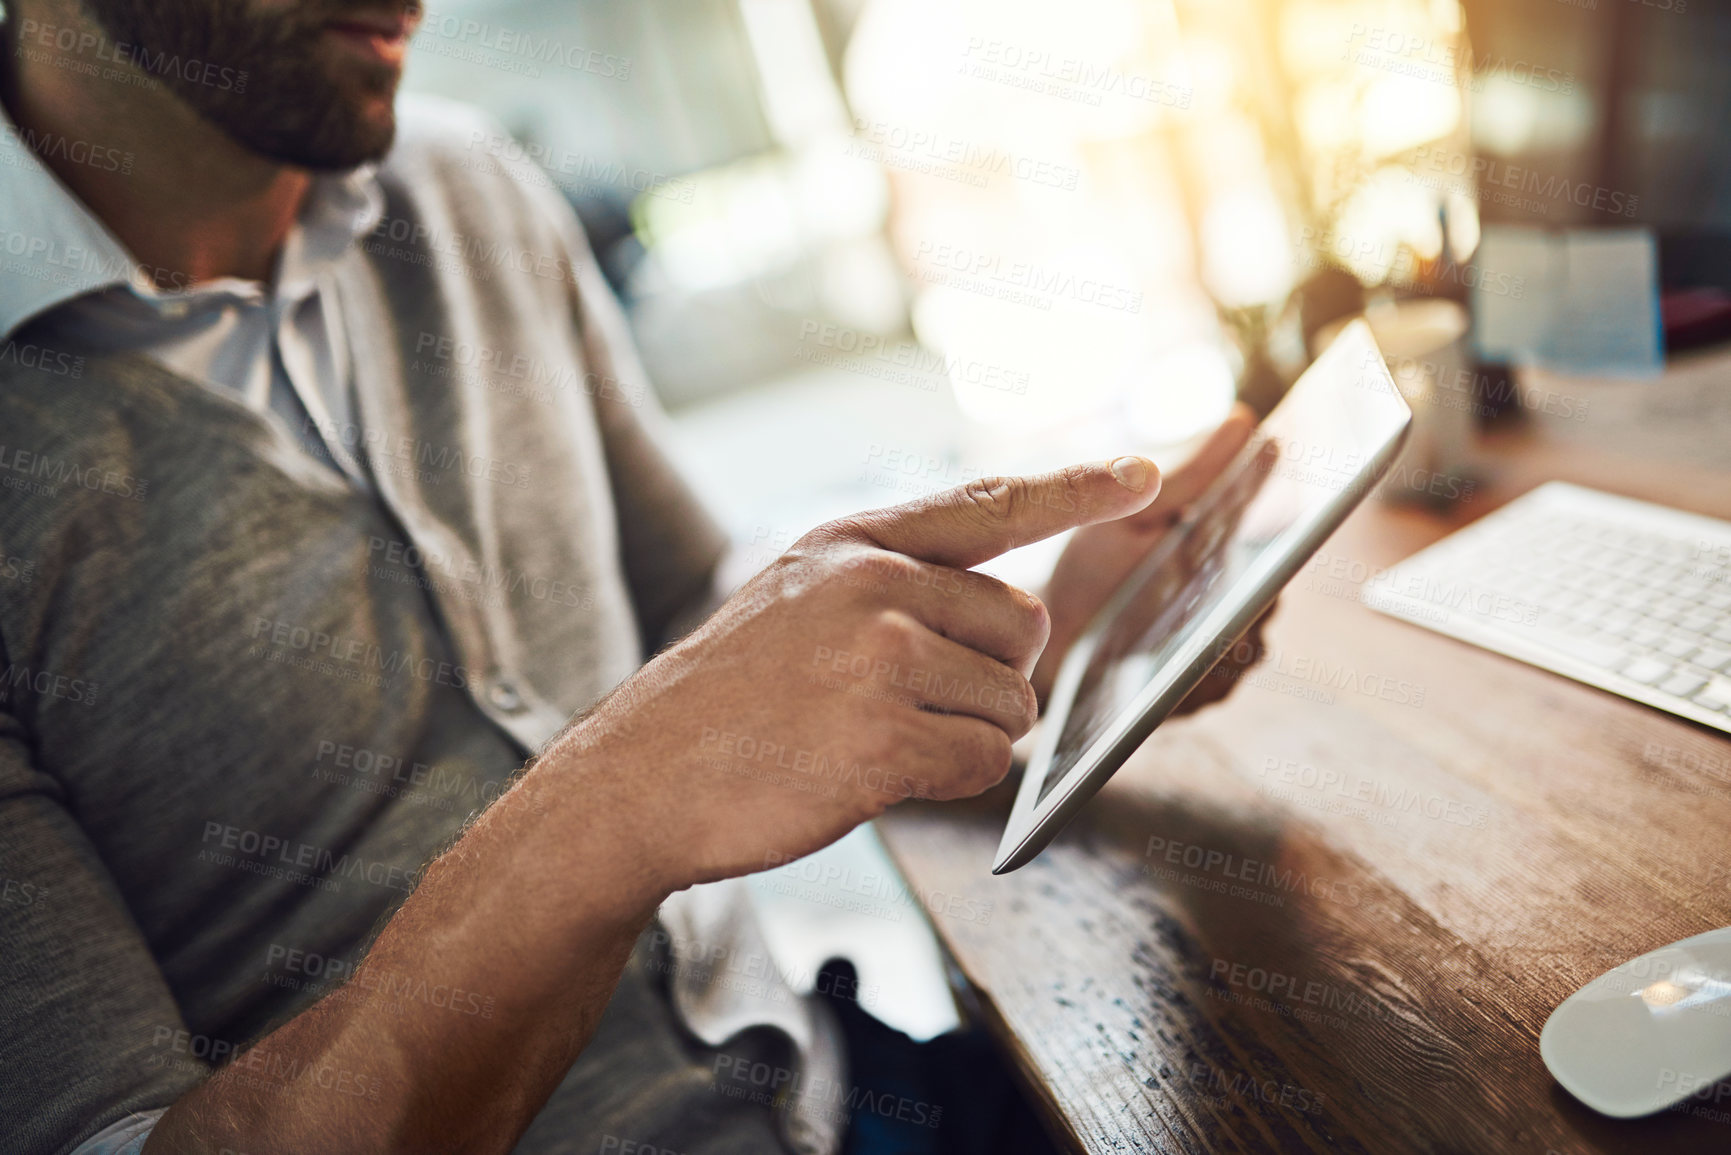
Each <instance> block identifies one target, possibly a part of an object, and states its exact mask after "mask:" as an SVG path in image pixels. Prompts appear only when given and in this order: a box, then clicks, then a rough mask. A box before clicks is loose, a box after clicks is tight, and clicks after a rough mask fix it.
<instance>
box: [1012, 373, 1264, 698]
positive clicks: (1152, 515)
mask: <svg viewBox="0 0 1731 1155" xmlns="http://www.w3.org/2000/svg"><path fill="white" fill-rule="evenodd" d="M1255 428H1256V417H1255V415H1254V414H1253V413H1252V412H1251V411H1250V409H1249V407H1248V406H1245V405H1243V404H1238V405H1235V406H1233V409H1232V412H1231V413H1229V414H1228V415H1227V417H1226V420H1225V421H1223V422H1221V423H1220V426H1219V427H1218V428H1217V429H1215V430H1214V432H1213V433H1212V434H1210V435H1209V437H1208V440H1207V441H1206V442H1204V443H1203V445H1202V447H1201V448H1200V449H1198V450H1197V451H1196V453H1195V455H1194V456H1192V457H1191V458H1190V460H1188V461H1186V462H1185V463H1184V464H1183V465H1181V466H1179V467H1178V468H1177V469H1174V470H1173V471H1172V475H1171V476H1170V477H1168V478H1167V479H1166V484H1165V485H1164V486H1163V487H1162V488H1161V490H1160V496H1159V498H1158V499H1157V500H1155V501H1154V502H1153V503H1151V504H1150V505H1148V506H1147V507H1146V508H1144V509H1142V510H1141V511H1140V512H1137V513H1135V514H1134V515H1131V516H1126V517H1123V518H1120V519H1119V520H1117V521H1110V522H1106V523H1104V524H1101V525H1093V526H1089V527H1088V528H1086V529H1082V530H1080V531H1078V532H1077V533H1076V535H1075V536H1074V537H1073V538H1071V539H1070V542H1069V544H1068V545H1066V546H1065V547H1064V552H1063V554H1062V555H1061V556H1060V557H1059V558H1058V564H1057V567H1056V568H1055V569H1053V571H1052V580H1051V581H1050V582H1049V583H1048V584H1047V586H1046V604H1047V606H1048V607H1049V609H1050V610H1051V614H1052V635H1051V640H1050V641H1049V642H1048V643H1047V645H1046V649H1045V651H1044V652H1043V653H1042V654H1041V656H1040V662H1039V665H1038V666H1037V667H1036V668H1035V670H1034V675H1033V678H1032V682H1033V686H1034V689H1035V690H1036V691H1037V692H1038V693H1039V695H1040V700H1041V701H1044V700H1045V698H1046V694H1047V693H1048V692H1049V691H1050V690H1051V688H1052V683H1053V681H1054V680H1055V679H1056V678H1057V675H1058V667H1059V666H1060V665H1062V664H1063V661H1064V655H1065V654H1067V653H1068V652H1069V650H1070V645H1071V643H1073V642H1074V641H1075V640H1076V638H1077V637H1078V636H1079V635H1080V634H1081V633H1082V631H1083V630H1084V629H1085V628H1087V625H1088V621H1089V619H1091V618H1092V617H1093V616H1094V614H1095V613H1096V612H1097V611H1098V610H1099V609H1100V607H1101V606H1103V605H1105V604H1106V600H1107V599H1108V598H1110V597H1111V596H1112V594H1113V592H1114V591H1116V590H1117V588H1118V586H1119V585H1120V584H1122V583H1123V581H1124V579H1125V578H1127V577H1129V576H1130V571H1131V570H1133V569H1135V568H1136V565H1137V563H1138V562H1140V561H1141V560H1142V559H1143V558H1144V557H1146V556H1147V555H1148V551H1149V550H1151V549H1153V548H1154V546H1155V545H1157V544H1158V543H1159V542H1160V539H1161V538H1163V537H1165V536H1166V533H1167V532H1168V531H1169V530H1171V528H1172V527H1173V526H1174V525H1176V524H1177V523H1178V521H1179V519H1181V518H1182V517H1183V516H1184V512H1185V509H1186V508H1187V507H1188V506H1189V505H1190V503H1191V502H1193V501H1195V500H1196V499H1197V498H1198V497H1200V496H1201V495H1202V493H1203V492H1204V491H1205V490H1206V489H1207V488H1208V487H1209V486H1210V485H1211V484H1213V482H1214V479H1215V478H1217V477H1219V476H1220V473H1221V471H1222V470H1224V469H1225V468H1226V466H1227V465H1229V464H1230V463H1231V462H1232V459H1233V458H1234V457H1236V456H1237V455H1238V451H1239V450H1241V449H1243V448H1244V445H1245V443H1246V442H1247V441H1248V440H1249V439H1250V434H1251V433H1252V432H1253V431H1254V430H1255ZM1265 616H1266V615H1265ZM1245 641H1246V642H1247V643H1248V644H1247V645H1242V646H1234V647H1233V649H1232V654H1231V656H1229V657H1227V658H1226V659H1225V662H1231V663H1233V664H1235V665H1248V664H1253V663H1254V662H1255V661H1256V656H1257V655H1258V654H1259V653H1260V649H1261V644H1262V621H1261V620H1260V619H1259V620H1258V621H1257V622H1256V624H1254V625H1253V626H1251V627H1250V630H1249V632H1248V633H1247V634H1246V635H1245ZM1240 655H1248V656H1249V658H1248V661H1243V660H1241V658H1240ZM1223 664H1224V663H1223ZM1233 684H1234V681H1233V679H1231V678H1224V677H1210V678H1205V679H1203V681H1202V684H1201V685H1199V686H1197V687H1196V689H1195V690H1193V691H1192V692H1191V694H1190V696H1189V697H1187V698H1185V699H1184V703H1183V705H1181V706H1180V707H1179V712H1180V713H1188V712H1189V711H1192V710H1196V709H1199V708H1200V707H1202V706H1205V705H1207V704H1208V703H1209V702H1214V701H1218V700H1219V699H1221V698H1223V697H1225V696H1226V694H1227V692H1228V691H1229V690H1230V689H1231V688H1232V686H1233Z"/></svg>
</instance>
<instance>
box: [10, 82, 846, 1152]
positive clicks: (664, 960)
mask: <svg viewBox="0 0 1731 1155" xmlns="http://www.w3.org/2000/svg"><path fill="white" fill-rule="evenodd" d="M441 116H443V117H444V118H445V123H442V124H440V123H434V122H432V121H430V120H428V119H427V118H426V117H424V116H416V115H408V116H405V118H404V121H403V124H402V126H401V132H400V138H399V143H398V145H397V147H396V149H395V150H394V151H393V154H392V156H391V157H390V158H389V161H388V162H387V164H386V165H385V166H384V168H383V169H382V171H381V181H382V183H383V186H384V188H385V190H386V194H387V198H388V205H387V209H386V213H385V218H384V220H383V222H381V224H380V225H379V227H378V229H377V230H376V232H375V233H374V234H372V235H371V236H370V237H368V238H367V240H366V242H365V243H364V244H363V245H361V246H359V247H358V248H356V249H354V250H351V252H350V253H349V254H348V256H347V257H345V258H344V259H343V264H342V270H341V274H340V277H341V280H340V295H341V303H342V307H343V309H344V310H345V315H346V316H347V317H348V318H349V323H350V326H351V328H350V333H351V342H352V347H353V350H354V365H355V379H356V391H357V401H358V406H359V413H360V421H359V423H360V424H361V425H362V426H363V427H364V428H365V429H366V430H367V437H368V458H369V463H370V466H371V474H372V481H373V484H374V488H375V489H376V494H374V493H367V492H364V491H363V490H362V489H360V488H357V487H354V486H352V485H350V484H348V483H347V482H345V481H344V480H343V479H342V478H341V477H339V476H338V475H336V474H335V473H334V472H332V471H330V470H328V469H327V468H326V467H324V466H322V465H320V464H318V463H316V462H314V461H312V460H311V459H310V458H309V457H308V456H307V455H306V454H305V452H304V451H303V450H302V448H301V447H300V445H299V444H298V443H297V441H296V440H295V438H294V437H293V436H292V434H290V433H289V432H288V431H287V430H285V429H284V428H283V427H282V426H281V424H280V423H278V422H277V421H276V420H274V419H272V418H270V417H269V416H268V415H261V414H259V413H256V412H253V411H252V410H250V409H248V408H246V407H245V406H244V405H242V404H241V403H239V402H238V401H236V400H232V399H230V398H228V397H226V396H224V395H222V394H221V393H219V392H218V391H215V390H212V389H210V388H208V387H205V386H203V385H200V384H198V383H196V382H194V381H190V380H187V379H185V378H181V377H177V376H175V375H173V374H171V373H169V372H167V371H166V370H164V369H162V368H160V367H158V366H156V365H155V364H154V363H151V362H148V361H145V360H142V359H137V358H109V357H99V356H94V355H92V356H84V355H83V354H82V353H81V352H80V351H79V350H55V351H54V352H55V354H56V355H55V356H53V357H43V356H32V357H28V358H18V357H13V358H0V676H3V679H4V680H3V683H0V1147H3V1148H4V1149H5V1150H6V1151H8V1152H16V1153H18V1155H37V1153H47V1152H66V1151H70V1150H72V1149H73V1148H74V1147H76V1146H77V1145H78V1143H79V1142H80V1141H81V1140H82V1139H83V1138H84V1137H86V1136H89V1135H91V1134H92V1133H94V1132H96V1131H98V1130H100V1129H101V1128H103V1127H104V1126H105V1125H107V1124H109V1123H111V1122H113V1121H114V1120H116V1119H119V1118H122V1117H124V1116H125V1115H126V1114H127V1113H128V1112H132V1111H142V1110H149V1109H152V1108H160V1107H163V1106H166V1105H168V1104H169V1103H171V1102H173V1101H174V1100H175V1099H176V1098H178V1097H179V1096H180V1095H182V1094H183V1093H185V1092H186V1091H187V1090H188V1089H189V1088H191V1087H192V1086H194V1085H196V1084H197V1083H198V1082H199V1081H200V1080H201V1079H202V1078H204V1077H205V1076H206V1075H207V1074H208V1072H209V1071H210V1070H211V1069H212V1067H213V1065H214V1064H216V1063H219V1062H221V1061H223V1060H225V1059H227V1058H230V1057H232V1056H233V1055H234V1053H235V1052H236V1050H237V1049H239V1048H241V1047H243V1046H244V1045H245V1044H246V1043H247V1042H249V1041H250V1040H252V1039H255V1038H257V1037H258V1036H259V1035H260V1034H262V1033H263V1032H265V1031H267V1030H269V1029H270V1028H271V1027H272V1026H273V1025H274V1024H276V1023H278V1022H280V1021H282V1020H283V1019H284V1018H286V1017H288V1016H291V1015H293V1014H295V1013H296V1012H297V1011H299V1010H301V1009H303V1008H304V1007H305V1006H307V1005H308V1004H309V1003H310V1002H311V1001H312V1000H313V999H315V998H317V997H318V996H319V995H320V994H321V993H323V992H324V991H326V990H328V989H330V988H331V987H332V986H333V985H335V984H336V983H339V982H341V980H342V979H343V978H344V977H345V976H346V973H347V971H348V969H349V968H350V967H352V965H353V962H354V961H355V959H356V958H357V957H358V955H359V953H360V951H361V950H362V949H363V948H364V946H365V944H366V942H367V941H368V938H369V936H370V934H371V933H372V932H373V931H374V930H375V929H376V927H377V926H378V925H379V924H380V923H381V921H382V920H383V919H384V918H385V917H386V916H388V915H389V914H390V913H391V912H392V911H393V910H394V909H395V908H396V906H397V905H398V904H399V903H400V902H401V901H402V900H403V898H404V897H405V896H406V894H407V893H408V892H409V890H410V889H412V887H413V885H414V882H415V879H416V878H417V877H418V872H419V870H420V869H421V868H422V866H423V865H424V864H425V863H426V862H427V861H428V860H429V859H430V858H431V857H432V856H433V855H435V854H436V853H437V852H438V851H439V850H440V849H442V848H443V847H444V846H445V845H447V844H448V843H449V842H450V841H451V840H452V839H453V838H454V837H455V836H456V835H457V833H458V832H459V831H460V829H461V827H462V824H463V822H464V820H465V818H466V817H467V816H468V815H469V814H470V813H471V812H472V811H474V810H476V809H478V808H479V807H481V806H484V805H485V804H486V803H487V802H488V801H489V800H490V799H491V798H493V797H495V796H496V795H497V793H498V792H499V790H500V789H501V788H502V786H503V784H504V783H505V782H506V781H508V779H509V777H510V775H511V774H512V772H513V771H514V770H515V769H516V768H517V767H518V766H519V765H520V764H521V762H522V760H523V758H524V756H525V755H526V754H527V753H530V752H533V751H534V750H536V749H537V748H538V747H540V746H541V745H542V744H543V743H544V742H546V741H547V740H548V739H549V738H550V737H551V736H552V735H553V734H554V733H556V732H557V730H558V729H559V728H560V727H561V726H562V725H563V724H564V723H565V722H566V720H567V719H568V718H569V717H570V716H571V715H572V714H573V713H575V712H577V711H580V710H582V709H583V708H585V707H586V706H588V705H589V704H590V703H592V702H594V701H595V700H596V699H597V698H598V697H599V696H600V695H602V694H603V693H605V692H606V691H607V690H608V689H609V688H610V687H612V686H613V685H614V684H616V683H617V682H618V681H619V680H620V679H622V678H623V677H625V676H626V675H627V674H629V673H630V672H631V671H632V670H633V669H634V668H635V667H636V666H637V664H638V663H639V661H640V660H641V657H642V654H643V652H644V650H643V647H644V646H645V645H646V644H647V645H650V646H653V645H655V644H658V642H659V640H660V639H661V638H663V637H664V636H665V635H666V632H667V631H668V629H669V628H670V623H671V622H672V621H673V620H674V618H675V616H676V615H677V614H678V613H679V612H680V611H681V610H682V609H684V608H688V607H690V606H691V605H693V604H694V603H695V602H696V601H698V600H699V599H700V598H701V597H702V596H703V594H704V593H705V592H706V588H707V583H708V581H709V577H710V574H711V571H712V570H713V568H714V566H715V563H716V560H717V558H718V556H719V554H720V552H721V549H722V546H723V542H722V538H721V535H720V534H719V532H718V531H717V529H716V528H715V526H714V524H713V523H712V522H711V521H710V520H709V519H708V517H707V516H706V515H705V514H704V513H703V511H702V509H701V508H700V506H699V504H698V502H697V501H696V500H695V499H694V498H693V496H692V494H691V493H690V492H689V491H688V489H687V487H686V486H685V485H684V484H683V482H682V481H681V480H680V479H679V477H678V475H677V474H676V473H675V472H674V470H673V469H671V468H670V466H669V465H668V463H667V462H666V461H665V460H664V459H663V457H662V456H661V454H660V452H659V451H658V450H657V448H656V446H655V443H654V441H653V440H652V437H651V435H650V432H649V429H650V427H652V426H653V424H654V422H655V421H656V420H658V418H659V414H658V411H657V410H656V408H655V406H654V402H653V400H652V398H651V395H650V393H649V391H648V388H647V385H646V381H645V378H644V376H643V373H642V371H641V369H640V368H639V367H638V365H637V364H636V362H635V361H634V360H633V359H632V357H631V354H630V351H629V350H630V346H629V342H628V340H627V338H626V334H625V332H624V327H623V321H622V318H621V317H620V315H619V314H618V311H617V309H616V307H615V306H614V305H613V303H612V300H611V298H610V296H609V294H608V293H607V291H606V288H605V286H604V284H602V282H601V281H600V279H599V275H598V272H597V270H596V267H595V264H594V262H593V260H592V259H591V258H590V257H589V255H588V253H587V250H586V248H585V246H584V242H583V239H582V236H581V233H580V231H579V230H578V228H577V226H576V223H575V219H574V218H573V217H572V216H571V214H570V212H569V211H568V210H567V209H566V208H565V206H564V205H563V204H562V203H559V202H558V201H557V198H556V197H554V196H553V194H552V193H551V192H549V191H546V190H545V189H543V188H537V187H536V186H535V185H534V183H533V182H532V181H527V180H524V179H520V178H521V174H519V177H518V178H513V177H512V176H511V175H509V174H507V173H505V172H503V171H501V169H500V167H499V166H498V164H497V162H496V161H494V160H493V159H492V158H488V157H487V156H486V155H485V153H484V152H481V151H470V150H469V149H468V147H467V145H468V142H469V141H471V140H478V139H484V138H485V135H486V134H487V133H490V132H492V131H493V129H492V128H491V127H490V126H488V125H485V124H484V123H482V122H480V121H479V120H476V119H468V120H465V119H464V118H463V116H464V114H458V113H456V112H454V111H453V110H452V109H451V108H446V109H444V110H443V112H442V113H441ZM452 118H455V120H454V122H453V119H452ZM13 340H14V345H15V347H22V346H24V345H27V344H28V343H29V341H30V340H31V335H30V333H29V331H28V327H26V329H25V331H22V332H20V333H18V334H15V335H14V338H13ZM26 361H27V362H28V364H26V363H25V362H26ZM667 938H668V936H667V935H665V934H661V935H656V936H649V935H646V937H645V939H644V941H643V942H641V943H640V944H639V949H638V951H637V954H636V956H634V959H633V963H632V965H631V966H630V967H629V968H628V970H627V973H626V976H625V978H624V980H623V981H622V982H621V984H620V986H619V989H618V991H617V993H616V994H615V997H614V1000H613V1003H612V1005H611V1007H610V1009H609V1011H608V1014H607V1016H606V1018H605V1020H604V1022H603V1024H602V1026H601V1028H600V1031H599V1033H598V1034H597V1036H596V1038H595V1039H594V1041H593V1043H592V1044H591V1045H590V1047H589V1048H588V1049H587V1050H586V1051H585V1053H584V1055H583V1056H582V1058H581V1059H580V1060H579V1061H578V1063H577V1064H576V1066H575V1067H574V1068H573V1070H572V1072H571V1074H570V1076H569V1077H568V1078H567V1080H566V1081H565V1083H564V1085H563V1086H562V1087H561V1088H560V1090H559V1091H558V1093H556V1094H555V1096H554V1098H553V1100H552V1102H551V1103H550V1104H549V1105H548V1107H547V1109H546V1110H545V1111H544V1112H543V1114H542V1115H541V1116H540V1118H539V1119H538V1120H537V1121H536V1123H535V1125H534V1126H533V1127H532V1128H531V1130H530V1132H529V1134H528V1135H527V1136H526V1137H525V1139H524V1142H523V1145H522V1147H521V1148H520V1150H522V1151H525V1152H542V1151H547V1152H551V1151H565V1150H571V1151H576V1150H587V1151H593V1150H597V1149H606V1148H605V1147H603V1144H604V1143H605V1142H606V1140H607V1138H608V1137H609V1136H611V1137H613V1138H614V1139H615V1140H616V1141H617V1143H616V1145H615V1146H616V1147H617V1146H622V1145H623V1144H624V1143H626V1142H628V1141H635V1142H637V1143H646V1144H653V1145H654V1146H659V1147H663V1148H670V1149H673V1150H677V1151H681V1152H687V1153H694V1152H699V1151H717V1152H721V1151H726V1152H746V1151H752V1152H757V1151H765V1150H774V1149H777V1148H778V1147H779V1143H778V1141H777V1139H776V1135H777V1128H776V1123H775V1119H774V1117H773V1116H772V1114H771V1113H770V1112H769V1111H767V1110H765V1108H764V1107H763V1106H762V1105H760V1104H759V1103H757V1102H753V1101H751V1100H750V1099H743V1098H741V1097H738V1096H736V1095H734V1094H732V1093H731V1091H730V1089H729V1088H727V1087H718V1086H717V1081H716V1079H715V1077H714V1070H715V1062H714V1056H715V1054H716V1052H714V1051H712V1050H709V1049H708V1048H706V1047H705V1046H704V1045H703V1044H702V1043H701V1042H699V1041H698V1040H697V1039H696V1038H694V1037H693V1036H692V1035H691V1034H690V1033H689V1032H687V1031H685V1030H683V1029H682V1027H681V1026H680V1023H679V1021H678V1020H677V1018H676V1017H675V1016H674V1012H673V1008H672V1003H671V999H670V996H669V990H668V986H669V978H668V976H669V975H670V974H674V973H676V972H677V969H678V968H677V965H676V964H674V963H672V962H670V960H669V957H668V952H667V949H666V947H665V945H663V944H665V942H666V941H667ZM499 981H500V982H501V983H505V982H509V975H508V974H501V975H500V976H499ZM372 997H386V998H391V999H428V1000H442V1001H440V1002H439V1005H445V1003H446V1002H447V1001H448V1003H449V1005H450V1008H451V1009H452V1011H453V1013H463V1014H470V1013H473V1014H484V1013H487V1008H488V1005H489V997H490V996H489V995H488V992H486V991H475V992H463V993H462V995H461V1000H460V1003H459V999H458V996H456V995H452V994H445V993H441V992H436V991H435V992H429V991H425V990H416V989H412V988H408V989H401V990H393V991H389V992H373V993H372ZM733 1046H734V1049H735V1050H736V1051H737V1050H741V1049H743V1050H746V1051H749V1052H750V1053H752V1054H753V1055H754V1056H756V1057H764V1058H767V1059H768V1060H770V1061H773V1062H788V1061H790V1060H789V1059H788V1057H787V1055H788V1053H789V1051H790V1043H789V1039H788V1038H787V1036H786V1035H785V1034H777V1033H775V1032H773V1031H771V1032H756V1033H750V1032H748V1035H747V1036H746V1037H744V1038H743V1039H739V1040H736V1041H735V1043H734V1044H733ZM331 1084H332V1087H331V1089H332V1093H333V1094H361V1095H365V1094H368V1093H372V1094H376V1093H377V1088H376V1086H375V1085H374V1084H373V1083H372V1082H371V1081H370V1078H369V1074H368V1072H365V1071H355V1072H338V1073H334V1075H333V1078H332V1080H331ZM830 1138H831V1139H833V1136H831V1137H830ZM819 1145H820V1146H826V1145H827V1142H826V1143H820V1144H819Z"/></svg>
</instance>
